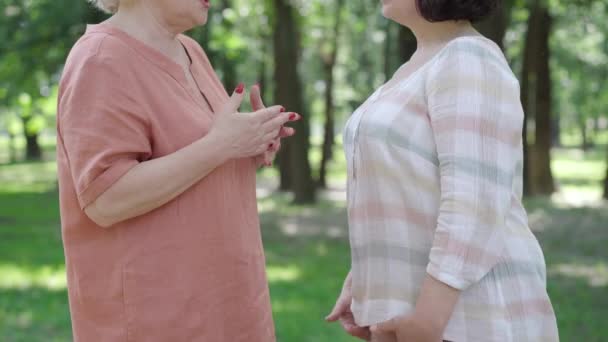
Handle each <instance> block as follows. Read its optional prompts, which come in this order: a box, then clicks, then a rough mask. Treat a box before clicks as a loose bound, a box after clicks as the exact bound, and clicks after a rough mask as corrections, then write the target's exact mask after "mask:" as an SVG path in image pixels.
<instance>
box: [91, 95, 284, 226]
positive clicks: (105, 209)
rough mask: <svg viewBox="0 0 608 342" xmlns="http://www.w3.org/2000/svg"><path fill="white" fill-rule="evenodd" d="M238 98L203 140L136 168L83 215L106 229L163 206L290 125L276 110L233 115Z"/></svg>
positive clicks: (261, 148) (257, 151)
mask: <svg viewBox="0 0 608 342" xmlns="http://www.w3.org/2000/svg"><path fill="white" fill-rule="evenodd" d="M242 98H243V94H242V93H235V94H234V95H233V96H232V98H231V99H230V103H229V104H228V105H227V106H226V108H225V109H224V110H223V111H222V112H221V113H219V114H218V116H217V117H218V118H217V119H216V122H215V123H214V125H213V127H212V128H211V131H210V132H209V133H208V134H207V135H206V136H205V137H203V138H201V139H200V140H198V141H196V142H194V143H192V144H191V145H189V146H186V147H184V148H182V149H181V150H179V151H177V152H174V153H172V154H170V155H167V156H164V157H162V158H158V159H153V160H149V161H146V162H142V163H139V164H137V165H136V166H134V167H133V168H132V169H131V170H129V171H128V172H127V173H126V174H125V175H123V176H122V177H121V178H120V179H118V181H116V183H114V184H113V185H112V186H111V187H110V188H108V190H106V191H105V192H104V193H102V194H101V195H100V196H99V197H97V199H95V201H93V202H92V203H91V204H89V205H88V206H87V207H85V209H84V211H85V213H86V214H87V216H89V218H90V219H91V220H93V221H94V222H95V223H97V224H98V225H99V226H102V227H110V226H112V225H114V224H116V223H118V222H122V221H124V220H127V219H130V218H134V217H137V216H139V215H142V214H145V213H147V212H150V211H152V210H154V209H156V208H158V207H160V206H162V205H164V204H166V203H167V202H169V201H171V200H172V199H174V198H175V197H177V196H179V195H180V194H181V193H183V192H184V191H185V190H187V189H188V188H190V187H191V186H192V185H194V184H195V183H197V182H198V181H200V180H201V179H203V178H204V177H205V176H207V175H208V174H209V173H211V172H212V171H213V170H214V169H215V168H217V167H218V166H220V165H221V164H223V163H225V162H226V161H227V160H229V159H232V158H241V157H250V156H255V155H258V154H260V153H262V152H263V151H266V150H267V149H268V145H269V143H270V142H271V141H272V140H273V139H274V138H275V137H276V132H277V131H278V129H279V128H280V127H281V125H283V124H284V123H285V122H287V121H288V120H289V118H290V117H289V113H281V108H282V107H280V106H274V107H270V108H267V109H263V110H260V111H257V112H254V113H244V114H240V113H236V110H237V108H238V107H239V105H240V103H241V101H242Z"/></svg>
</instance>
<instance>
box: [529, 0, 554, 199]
mask: <svg viewBox="0 0 608 342" xmlns="http://www.w3.org/2000/svg"><path fill="white" fill-rule="evenodd" d="M538 12H539V14H538V20H539V25H538V27H539V41H538V42H539V45H538V54H537V55H536V56H537V57H538V60H537V61H538V75H537V77H538V82H537V88H536V139H535V142H534V143H535V150H536V152H535V154H536V155H535V158H534V160H535V161H536V162H537V164H536V167H535V177H534V185H535V188H536V189H535V192H536V193H537V194H541V195H550V194H552V193H553V192H554V191H555V184H554V181H553V174H552V172H551V111H552V108H551V101H552V98H551V96H552V94H551V68H550V64H549V59H550V55H551V51H550V49H549V38H550V35H551V26H552V18H551V14H550V13H549V10H548V9H547V8H546V7H540V6H539V8H538Z"/></svg>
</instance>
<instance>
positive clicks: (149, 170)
mask: <svg viewBox="0 0 608 342" xmlns="http://www.w3.org/2000/svg"><path fill="white" fill-rule="evenodd" d="M222 152H223V150H222V148H221V147H219V146H218V145H217V144H216V143H215V141H214V140H213V139H212V138H207V137H205V138H202V139H200V140H198V141H196V142H194V143H193V144H191V145H189V146H186V147H184V148H182V149H181V150H179V151H177V152H175V153H172V154H170V155H167V156H164V157H162V158H158V159H153V160H149V161H146V162H143V163H140V164H138V165H136V166H135V167H133V168H132V169H131V170H129V171H128V172H127V173H126V174H125V175H124V176H122V177H121V178H120V179H119V180H118V181H117V182H116V183H115V184H114V185H112V186H111V187H110V188H109V189H108V190H106V191H105V192H104V193H103V194H102V195H100V196H99V197H98V198H97V199H96V200H95V202H93V203H92V204H90V205H89V206H87V207H86V208H85V212H86V214H87V215H88V216H89V217H90V218H91V219H92V220H93V221H95V222H96V223H97V224H99V225H100V226H103V227H109V226H112V225H114V224H116V223H118V222H121V221H124V220H127V219H130V218H133V217H137V216H139V215H142V214H145V213H147V212H150V211H152V210H154V209H156V208H158V207H160V206H162V205H164V204H166V203H167V202H169V201H171V200H172V199H174V198H175V197H177V196H179V195H180V194H181V193H183V192H184V191H185V190H187V189H188V188H190V187H191V186H192V185H194V184H195V183H196V182H198V181H200V180H201V179H202V178H204V177H205V176H207V175H208V174H209V173H210V172H212V171H213V170H214V169H215V168H217V167H218V166H219V165H221V164H222V163H224V162H225V161H226V157H225V155H224V153H222Z"/></svg>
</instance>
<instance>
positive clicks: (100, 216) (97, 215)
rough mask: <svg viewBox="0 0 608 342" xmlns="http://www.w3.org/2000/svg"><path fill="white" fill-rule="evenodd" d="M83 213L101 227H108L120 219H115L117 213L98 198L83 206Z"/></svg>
mask: <svg viewBox="0 0 608 342" xmlns="http://www.w3.org/2000/svg"><path fill="white" fill-rule="evenodd" d="M84 213H85V214H86V215H87V216H88V218H89V219H90V220H91V221H93V222H94V223H95V224H96V225H98V226H100V227H102V228H110V227H112V226H113V225H115V224H116V223H118V222H119V221H120V220H118V219H116V217H117V216H118V215H116V213H114V211H113V210H112V209H111V208H110V207H108V206H106V205H104V204H103V201H100V200H99V199H97V200H96V201H95V202H93V203H91V204H89V205H88V206H87V207H85V208H84Z"/></svg>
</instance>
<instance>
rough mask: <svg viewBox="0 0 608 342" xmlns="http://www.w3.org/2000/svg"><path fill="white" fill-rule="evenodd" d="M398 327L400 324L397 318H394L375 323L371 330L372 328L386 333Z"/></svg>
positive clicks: (372, 330)
mask: <svg viewBox="0 0 608 342" xmlns="http://www.w3.org/2000/svg"><path fill="white" fill-rule="evenodd" d="M398 327H399V324H398V321H397V319H395V318H393V319H391V320H388V321H386V322H382V323H378V324H376V325H373V326H372V327H371V328H370V330H371V332H380V333H385V332H391V331H396V330H397V328H398Z"/></svg>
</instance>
